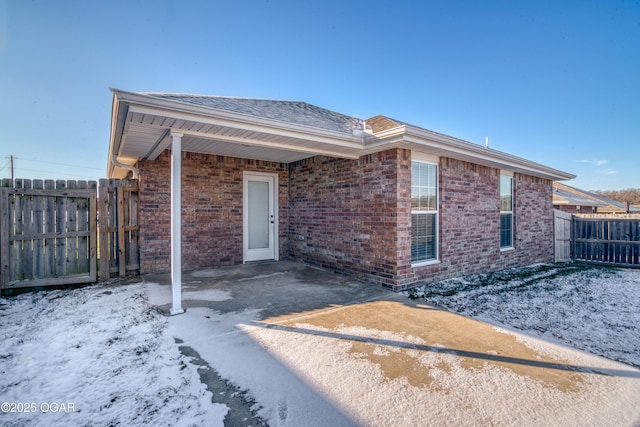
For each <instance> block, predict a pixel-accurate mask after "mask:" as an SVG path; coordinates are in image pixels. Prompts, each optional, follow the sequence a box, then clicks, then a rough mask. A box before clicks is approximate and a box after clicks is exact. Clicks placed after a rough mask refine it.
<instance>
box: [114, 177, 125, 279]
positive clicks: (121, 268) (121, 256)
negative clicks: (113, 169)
mask: <svg viewBox="0 0 640 427" xmlns="http://www.w3.org/2000/svg"><path fill="white" fill-rule="evenodd" d="M116 194H117V200H118V202H117V203H118V275H119V276H120V277H124V276H126V274H127V259H126V257H125V253H124V248H125V246H124V188H123V187H122V186H118V188H117V193H116Z"/></svg>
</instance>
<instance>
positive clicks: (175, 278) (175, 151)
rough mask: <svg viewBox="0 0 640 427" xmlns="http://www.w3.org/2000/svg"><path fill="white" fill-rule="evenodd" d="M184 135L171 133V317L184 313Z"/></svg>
mask: <svg viewBox="0 0 640 427" xmlns="http://www.w3.org/2000/svg"><path fill="white" fill-rule="evenodd" d="M181 174H182V134H181V133H171V294H172V300H173V303H172V306H171V315H174V314H181V313H184V309H183V308H182V243H181V240H182V233H181V230H180V226H181V224H182V214H181V209H182V207H181V201H180V196H181V195H182V185H181V182H182V180H181Z"/></svg>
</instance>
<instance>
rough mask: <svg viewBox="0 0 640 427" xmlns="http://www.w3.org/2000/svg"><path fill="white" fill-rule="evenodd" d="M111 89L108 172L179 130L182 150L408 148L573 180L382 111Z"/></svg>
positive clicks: (158, 149)
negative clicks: (356, 112) (368, 113)
mask: <svg viewBox="0 0 640 427" xmlns="http://www.w3.org/2000/svg"><path fill="white" fill-rule="evenodd" d="M112 91H113V96H114V97H113V107H112V120H111V137H110V145H109V164H108V169H107V171H108V176H109V177H123V176H124V175H125V174H126V169H125V168H123V167H121V166H122V165H133V164H135V163H136V162H137V161H139V160H143V159H148V160H153V159H155V158H157V156H159V155H160V153H162V152H163V151H164V150H165V149H167V148H169V147H170V145H171V134H172V133H176V134H181V135H182V149H183V151H191V152H200V153H209V154H219V155H224V156H231V157H241V158H254V159H259V160H268V161H276V162H283V163H289V162H293V161H297V160H301V159H304V158H308V157H312V156H314V155H326V156H332V157H342V158H351V159H357V158H359V157H360V156H362V155H366V154H370V153H375V152H378V151H383V150H387V149H390V148H408V149H411V150H413V151H416V152H420V153H425V154H429V155H433V156H445V157H451V158H455V159H459V160H463V161H469V162H473V163H476V164H481V165H485V166H490V167H495V168H500V169H504V170H509V171H513V172H520V173H525V174H528V175H532V176H538V177H541V178H545V179H551V180H565V179H572V178H575V176H574V175H572V174H569V173H566V172H562V171H559V170H557V169H553V168H550V167H548V166H544V165H541V164H539V163H536V162H532V161H530V160H526V159H523V158H521V157H517V156H513V155H510V154H507V153H504V152H501V151H497V150H493V149H489V148H486V147H484V146H482V145H478V144H473V143H470V142H467V141H463V140H460V139H457V138H453V137H451V136H447V135H444V134H440V133H437V132H433V131H430V130H427V129H424V128H421V127H418V126H413V125H409V124H406V123H403V122H400V121H398V120H393V119H390V118H388V117H385V116H375V117H373V118H371V119H369V120H361V119H358V118H355V117H350V116H348V115H344V114H341V113H337V112H334V111H331V110H327V109H325V108H321V107H317V106H314V105H311V104H308V103H306V102H299V101H279V100H267V99H251V98H233V97H222V96H204V95H185V94H171V93H149V92H127V91H122V90H117V89H112ZM112 160H115V161H112ZM118 165H120V166H118Z"/></svg>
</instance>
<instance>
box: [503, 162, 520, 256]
mask: <svg viewBox="0 0 640 427" xmlns="http://www.w3.org/2000/svg"><path fill="white" fill-rule="evenodd" d="M503 176H504V177H507V178H510V179H511V210H510V211H503V210H502V209H500V215H501V216H502V214H503V213H505V214H507V213H508V214H511V245H510V246H502V245H500V252H508V251H513V250H515V245H514V240H515V237H516V236H515V233H514V229H513V222H514V221H513V219H514V216H515V215H514V207H515V199H514V197H513V183H514V179H513V172H511V171H503V170H501V171H500V181H502V177H503ZM499 191H500V197H502V185H500V189H499ZM500 207H501V208H502V203H500Z"/></svg>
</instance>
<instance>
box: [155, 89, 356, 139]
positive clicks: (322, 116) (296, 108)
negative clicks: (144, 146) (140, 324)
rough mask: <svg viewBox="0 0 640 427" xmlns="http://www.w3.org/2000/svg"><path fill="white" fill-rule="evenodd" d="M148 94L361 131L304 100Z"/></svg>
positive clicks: (350, 120) (348, 120) (347, 118)
mask: <svg viewBox="0 0 640 427" xmlns="http://www.w3.org/2000/svg"><path fill="white" fill-rule="evenodd" d="M146 95H149V96H153V97H155V98H161V99H167V100H172V101H179V102H184V103H187V104H194V105H199V106H202V107H209V108H215V109H219V110H226V111H232V112H235V113H241V114H247V115H250V116H256V117H264V118H268V119H272V120H278V121H282V122H287V123H294V124H297V125H303V126H312V127H315V128H319V129H325V130H330V131H336V132H343V133H348V134H353V132H354V131H355V130H360V129H362V120H360V119H357V118H355V117H350V116H347V115H345V114H341V113H337V112H335V111H331V110H327V109H325V108H321V107H317V106H315V105H311V104H308V103H306V102H301V101H280V100H271V99H256V98H233V97H225V96H208V95H185V94H175V93H146Z"/></svg>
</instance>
